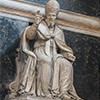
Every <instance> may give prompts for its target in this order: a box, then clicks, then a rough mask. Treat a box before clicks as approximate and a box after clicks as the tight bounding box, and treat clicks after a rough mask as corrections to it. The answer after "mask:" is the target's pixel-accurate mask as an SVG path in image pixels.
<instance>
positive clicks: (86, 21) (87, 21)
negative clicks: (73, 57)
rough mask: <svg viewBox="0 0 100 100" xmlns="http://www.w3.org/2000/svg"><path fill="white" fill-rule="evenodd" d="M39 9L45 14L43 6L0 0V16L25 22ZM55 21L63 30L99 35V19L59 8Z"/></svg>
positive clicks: (19, 0) (18, 0)
mask: <svg viewBox="0 0 100 100" xmlns="http://www.w3.org/2000/svg"><path fill="white" fill-rule="evenodd" d="M38 10H40V13H41V14H42V15H44V14H45V10H44V6H43V5H40V4H36V3H29V2H26V1H23V0H17V1H15V0H0V16H3V17H8V18H13V19H18V20H22V21H27V22H33V21H34V17H35V16H34V13H35V12H37V11H38ZM57 23H58V24H59V26H60V27H61V28H63V29H64V30H69V31H73V32H77V33H82V34H86V35H92V36H96V37H100V19H99V18H94V17H90V16H86V15H82V14H78V13H74V12H71V11H65V10H61V11H60V13H59V15H58V18H57Z"/></svg>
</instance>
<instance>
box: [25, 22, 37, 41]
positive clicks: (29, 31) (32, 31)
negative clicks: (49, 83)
mask: <svg viewBox="0 0 100 100" xmlns="http://www.w3.org/2000/svg"><path fill="white" fill-rule="evenodd" d="M25 31H26V38H27V39H30V40H31V39H34V37H35V35H36V31H37V27H36V25H35V24H33V25H32V26H29V27H27V28H26V30H25Z"/></svg>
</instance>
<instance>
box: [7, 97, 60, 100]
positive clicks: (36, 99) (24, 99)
mask: <svg viewBox="0 0 100 100" xmlns="http://www.w3.org/2000/svg"><path fill="white" fill-rule="evenodd" d="M5 100H61V99H59V98H55V99H50V98H46V97H32V96H21V97H16V98H14V99H5Z"/></svg>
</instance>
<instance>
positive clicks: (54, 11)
mask: <svg viewBox="0 0 100 100" xmlns="http://www.w3.org/2000/svg"><path fill="white" fill-rule="evenodd" d="M59 10H60V5H59V3H58V2H57V1H56V0H49V1H48V2H47V4H46V5H45V14H46V19H47V21H48V24H49V25H50V27H53V26H54V24H55V20H56V18H57V15H58V13H59Z"/></svg>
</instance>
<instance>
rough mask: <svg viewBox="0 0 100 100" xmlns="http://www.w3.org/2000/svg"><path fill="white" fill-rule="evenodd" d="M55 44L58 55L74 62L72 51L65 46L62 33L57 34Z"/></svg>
mask: <svg viewBox="0 0 100 100" xmlns="http://www.w3.org/2000/svg"><path fill="white" fill-rule="evenodd" d="M56 43H57V45H58V47H59V49H60V53H61V54H62V55H63V56H64V57H65V58H66V59H68V60H70V61H75V58H76V57H75V56H74V54H73V50H72V49H71V48H70V47H69V46H68V45H67V44H66V42H65V38H64V33H63V32H62V31H60V32H59V36H58V37H57V38H56Z"/></svg>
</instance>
